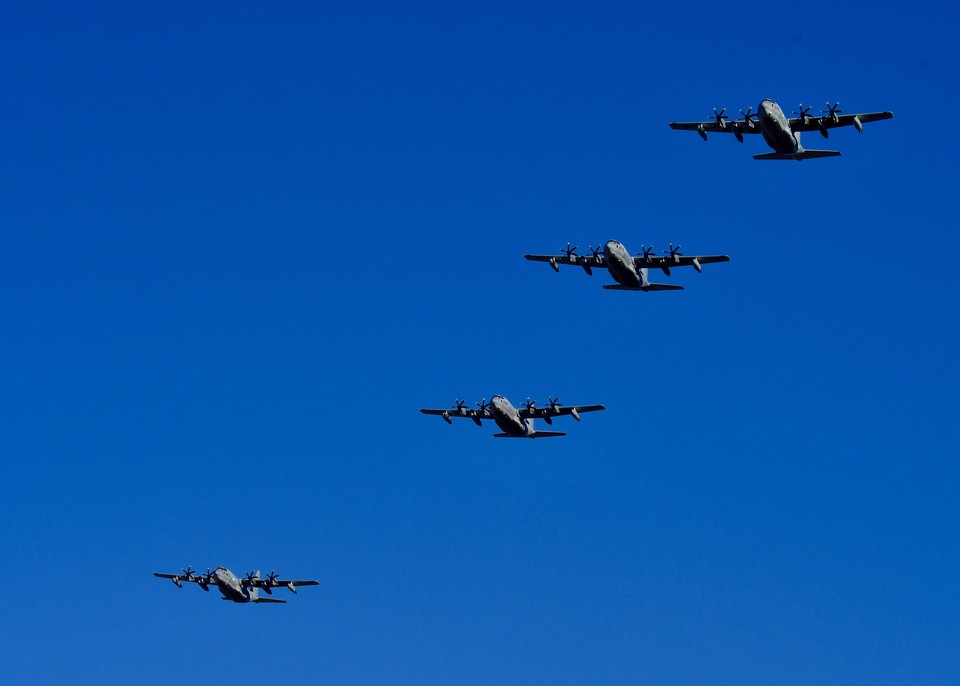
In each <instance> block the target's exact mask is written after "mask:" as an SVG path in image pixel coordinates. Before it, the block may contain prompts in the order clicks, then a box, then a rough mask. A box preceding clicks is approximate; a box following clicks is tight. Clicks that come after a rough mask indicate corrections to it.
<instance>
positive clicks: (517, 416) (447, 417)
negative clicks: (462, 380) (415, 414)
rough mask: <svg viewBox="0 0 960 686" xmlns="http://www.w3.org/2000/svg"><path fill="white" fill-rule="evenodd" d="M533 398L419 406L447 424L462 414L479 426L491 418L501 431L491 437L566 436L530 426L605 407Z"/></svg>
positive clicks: (550, 422) (576, 416) (500, 397)
mask: <svg viewBox="0 0 960 686" xmlns="http://www.w3.org/2000/svg"><path fill="white" fill-rule="evenodd" d="M536 405H537V401H536V400H530V398H527V402H525V403H524V404H523V405H522V406H520V407H514V406H513V405H512V404H511V403H510V401H509V400H507V399H506V398H504V397H503V396H502V395H495V396H493V397H492V398H490V403H489V404H488V403H487V402H486V399H484V400H482V401H480V402H479V403H476V406H477V408H478V409H476V410H473V409H470V408H468V407H466V402H465V401H462V400H457V401H456V405H454V406H453V407H452V408H450V409H448V410H420V411H421V412H422V413H423V414H436V415H440V417H442V418H443V421H445V422H446V423H447V424H453V420H452V419H451V418H452V417H466V418H468V419H472V420H473V422H474V423H475V424H476V425H477V426H482V424H481V422H482V421H483V420H484V419H492V420H493V421H494V422H495V423H496V425H497V426H499V427H500V429H501V430H502V431H503V433H499V434H494V435H493V436H494V438H550V437H552V436H566V435H567V434H565V433H563V432H562V431H537V430H536V428H535V427H534V426H533V420H534V419H542V420H543V421H545V422H546V423H547V424H553V418H554V417H562V416H563V415H570V416H571V417H573V418H574V419H576V420H577V421H578V422H579V421H580V414H581V413H583V412H596V411H598V410H603V409H606V408H604V406H603V405H561V404H560V398H550V401H549V405H547V406H545V407H537V406H536Z"/></svg>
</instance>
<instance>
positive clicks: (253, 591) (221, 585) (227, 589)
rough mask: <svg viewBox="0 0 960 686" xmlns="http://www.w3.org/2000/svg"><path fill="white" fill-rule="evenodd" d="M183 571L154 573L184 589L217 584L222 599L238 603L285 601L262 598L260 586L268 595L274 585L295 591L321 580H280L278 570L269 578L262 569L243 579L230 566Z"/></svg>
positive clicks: (188, 567) (204, 587)
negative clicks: (186, 583) (262, 574)
mask: <svg viewBox="0 0 960 686" xmlns="http://www.w3.org/2000/svg"><path fill="white" fill-rule="evenodd" d="M181 571H182V572H183V573H182V574H162V573H160V572H154V573H153V575H154V576H157V577H160V578H161V579H170V580H171V581H172V582H173V583H174V584H175V585H176V587H177V588H183V582H184V581H189V582H190V583H194V584H197V585H198V586H199V587H200V588H202V589H203V590H204V591H209V590H210V587H211V586H216V587H217V589H218V590H219V591H220V593H221V594H222V595H223V597H222V598H221V600H232V601H233V602H235V603H285V602H287V601H286V600H280V599H278V598H261V597H260V594H259V592H260V589H261V588H262V589H263V590H264V591H265V592H266V593H267V595H271V594H272V593H273V590H272V589H274V588H277V587H279V586H286V587H287V588H288V589H290V592H291V593H296V592H297V586H318V585H320V582H319V581H313V580H308V581H304V580H301V579H278V578H277V575H276V574H275V573H274V572H270V574H268V575H267V577H266V578H264V579H261V578H260V572H259V571H256V572H247V574H246V576H244V577H243V578H239V579H238V578H237V577H236V575H234V573H233V572H231V571H230V570H229V569H227V568H226V567H217V568H216V569H215V570H213V571H212V572H211V571H210V569H209V568H207V573H206V574H197V573H196V572H195V571H194V570H193V569H192V568H191V567H190V565H187V568H186V569H183V570H181Z"/></svg>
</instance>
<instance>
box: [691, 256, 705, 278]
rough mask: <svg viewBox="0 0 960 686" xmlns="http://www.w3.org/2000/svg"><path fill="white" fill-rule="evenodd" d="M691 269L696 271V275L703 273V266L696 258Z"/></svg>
mask: <svg viewBox="0 0 960 686" xmlns="http://www.w3.org/2000/svg"><path fill="white" fill-rule="evenodd" d="M693 268H694V269H696V270H697V273H698V274H699V273H701V272H702V271H703V265H702V264H700V260H698V259H697V258H696V257H694V258H693Z"/></svg>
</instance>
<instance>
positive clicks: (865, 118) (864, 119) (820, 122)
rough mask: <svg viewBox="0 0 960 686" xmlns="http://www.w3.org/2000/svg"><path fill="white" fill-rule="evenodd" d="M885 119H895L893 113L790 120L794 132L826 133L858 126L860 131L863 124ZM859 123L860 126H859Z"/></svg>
mask: <svg viewBox="0 0 960 686" xmlns="http://www.w3.org/2000/svg"><path fill="white" fill-rule="evenodd" d="M884 119H893V112H867V113H865V114H838V115H836V116H835V117H831V116H829V115H828V116H825V117H795V118H793V119H791V120H790V128H791V129H792V130H793V131H825V130H827V129H836V128H839V127H841V126H857V128H858V129H859V128H860V126H862V125H863V124H868V123H870V122H872V121H882V120H884ZM858 122H859V125H860V126H858Z"/></svg>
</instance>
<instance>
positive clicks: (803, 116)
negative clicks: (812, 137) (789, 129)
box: [794, 102, 812, 124]
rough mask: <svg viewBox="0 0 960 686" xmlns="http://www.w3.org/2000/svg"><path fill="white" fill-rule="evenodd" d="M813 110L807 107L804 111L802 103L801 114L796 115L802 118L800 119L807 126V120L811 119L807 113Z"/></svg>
mask: <svg viewBox="0 0 960 686" xmlns="http://www.w3.org/2000/svg"><path fill="white" fill-rule="evenodd" d="M811 109H812V108H811V107H807V108H806V109H804V107H803V103H802V102H801V103H800V111H799V112H794V114H796V115H797V116H798V117H800V119H802V120H803V123H804V124H806V123H807V120H808V119H810V115H809V114H807V112H809V111H810V110H811Z"/></svg>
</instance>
